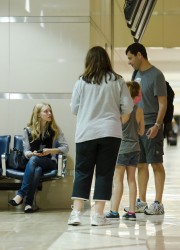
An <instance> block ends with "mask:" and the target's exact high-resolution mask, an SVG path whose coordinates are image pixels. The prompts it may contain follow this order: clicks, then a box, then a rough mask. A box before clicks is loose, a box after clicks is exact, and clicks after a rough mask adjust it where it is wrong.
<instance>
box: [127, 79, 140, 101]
mask: <svg viewBox="0 0 180 250" xmlns="http://www.w3.org/2000/svg"><path fill="white" fill-rule="evenodd" d="M126 84H127V86H128V88H129V91H130V94H131V97H132V99H134V98H135V97H137V96H138V95H139V91H140V85H139V83H138V82H136V81H129V82H126Z"/></svg>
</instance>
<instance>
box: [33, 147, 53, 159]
mask: <svg viewBox="0 0 180 250" xmlns="http://www.w3.org/2000/svg"><path fill="white" fill-rule="evenodd" d="M50 153H51V149H49V148H43V151H42V152H41V153H38V151H36V150H35V151H34V152H33V155H35V156H39V157H42V156H46V155H49V154H50Z"/></svg>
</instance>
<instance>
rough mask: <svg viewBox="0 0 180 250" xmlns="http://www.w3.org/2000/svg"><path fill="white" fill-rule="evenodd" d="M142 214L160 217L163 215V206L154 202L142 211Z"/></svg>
mask: <svg viewBox="0 0 180 250" xmlns="http://www.w3.org/2000/svg"><path fill="white" fill-rule="evenodd" d="M144 213H145V214H147V215H162V214H164V206H163V204H160V203H159V202H158V201H155V202H154V203H153V204H151V205H150V206H149V208H146V209H145V210H144Z"/></svg>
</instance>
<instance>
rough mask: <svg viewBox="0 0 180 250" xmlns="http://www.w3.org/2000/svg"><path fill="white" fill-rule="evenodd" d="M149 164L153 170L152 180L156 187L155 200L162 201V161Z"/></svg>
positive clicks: (163, 178)
mask: <svg viewBox="0 0 180 250" xmlns="http://www.w3.org/2000/svg"><path fill="white" fill-rule="evenodd" d="M151 165H152V168H153V171H154V180H155V188H156V196H155V201H159V203H162V196H163V190H164V182H165V170H164V166H163V164H162V163H152V164H151Z"/></svg>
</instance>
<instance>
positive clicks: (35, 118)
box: [9, 103, 69, 213]
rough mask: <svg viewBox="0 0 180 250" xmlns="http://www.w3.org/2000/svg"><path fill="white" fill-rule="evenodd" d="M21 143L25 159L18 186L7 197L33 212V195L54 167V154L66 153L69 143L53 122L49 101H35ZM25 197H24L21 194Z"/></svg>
mask: <svg viewBox="0 0 180 250" xmlns="http://www.w3.org/2000/svg"><path fill="white" fill-rule="evenodd" d="M23 147H24V154H25V157H26V158H27V159H28V163H27V165H26V169H25V173H24V177H23V181H22V186H21V189H20V190H19V191H18V192H17V195H16V196H15V197H14V198H13V199H12V200H9V204H10V205H12V206H18V205H20V204H22V203H23V201H24V202H25V210H24V212H25V213H32V212H34V210H33V201H34V195H35V192H36V190H37V187H38V185H39V182H40V179H41V177H42V174H43V173H44V172H47V171H49V170H53V169H57V160H56V154H59V153H67V152H68V150H69V146H68V144H67V142H66V139H65V137H64V134H63V132H62V131H61V129H60V128H59V126H58V125H57V124H56V121H55V119H54V115H53V112H52V108H51V106H50V104H48V103H40V104H36V105H35V107H34V109H33V112H32V115H31V119H30V122H29V123H28V125H27V128H25V129H24V138H23ZM25 197H26V199H25V200H24V198H25Z"/></svg>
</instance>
